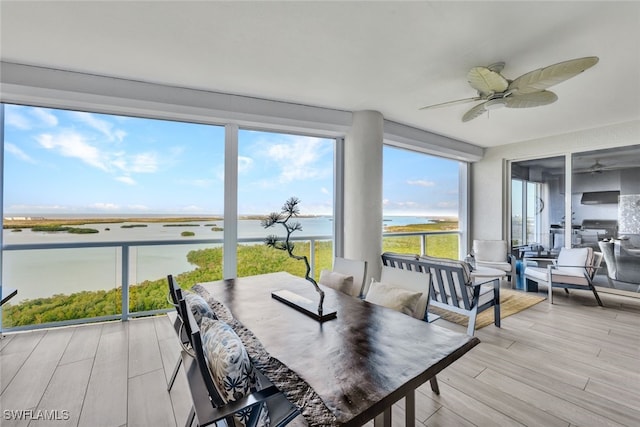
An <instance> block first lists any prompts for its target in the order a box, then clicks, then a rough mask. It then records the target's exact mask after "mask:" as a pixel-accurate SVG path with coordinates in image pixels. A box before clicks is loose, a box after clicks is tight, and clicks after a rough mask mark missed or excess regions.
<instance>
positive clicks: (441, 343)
mask: <svg viewBox="0 0 640 427" xmlns="http://www.w3.org/2000/svg"><path fill="white" fill-rule="evenodd" d="M200 285H201V286H202V287H203V288H204V289H206V290H207V291H208V292H209V294H210V295H211V296H212V297H213V298H215V299H217V300H218V301H220V302H222V303H223V304H224V305H225V306H226V307H227V308H228V309H229V311H230V312H231V313H232V315H233V316H234V318H236V319H237V320H238V321H240V322H241V323H242V324H243V325H244V326H245V327H246V328H248V329H249V330H251V331H252V332H253V333H254V334H255V336H256V337H257V338H258V339H259V340H260V342H261V343H262V345H263V346H264V348H265V349H266V351H268V352H269V354H270V355H271V356H273V357H275V358H277V359H278V360H280V361H281V362H282V363H283V364H284V365H286V366H287V367H288V368H289V369H291V370H292V371H294V372H295V373H296V374H298V375H299V376H300V377H301V378H302V379H303V380H304V381H306V382H307V383H308V384H309V385H310V386H311V387H312V388H313V390H314V391H315V392H316V393H317V394H318V395H319V396H320V398H321V399H322V400H323V402H324V403H325V405H326V406H327V408H328V409H329V410H330V411H331V412H332V413H333V414H334V415H335V417H336V419H337V421H338V424H340V425H344V426H356V425H358V426H359V425H362V424H364V423H366V422H367V421H369V420H371V419H374V420H375V421H374V424H375V425H376V426H377V425H385V426H387V425H388V426H390V425H391V406H392V405H393V404H394V403H395V402H397V401H398V400H400V399H402V398H406V403H405V408H406V421H405V422H406V425H414V423H415V390H416V388H418V387H419V386H420V385H422V384H423V383H425V382H426V381H429V380H430V379H432V378H434V377H435V375H436V374H437V373H438V372H440V371H442V370H443V369H445V368H446V367H447V366H449V365H451V364H452V363H453V362H454V361H456V360H457V359H459V358H460V357H462V356H463V355H464V354H465V353H466V352H468V351H469V350H470V349H471V348H473V347H474V346H476V345H477V344H478V343H479V342H480V340H479V339H478V338H475V337H469V336H467V335H465V334H461V333H458V332H454V331H450V330H448V329H446V328H443V327H440V326H437V325H433V324H429V323H427V322H424V321H422V320H418V319H415V318H413V317H410V316H407V315H405V314H402V313H400V312H397V311H395V310H391V309H388V308H385V307H381V306H377V305H374V304H370V303H368V302H366V301H363V300H361V299H359V298H354V297H352V296H349V295H346V294H343V293H341V292H338V291H334V290H333V289H331V288H328V287H324V286H321V287H322V289H323V290H324V291H325V303H324V304H325V307H326V308H333V309H335V310H336V311H337V317H336V318H335V319H332V320H329V321H325V322H318V321H317V320H314V319H312V318H311V317H309V316H307V315H305V314H303V313H301V312H299V311H297V310H295V309H293V308H291V307H289V306H287V305H285V304H283V303H282V302H280V301H278V300H276V299H274V298H272V297H271V292H273V291H276V290H282V289H286V290H289V291H292V292H295V293H297V294H298V295H300V296H302V297H305V298H308V299H311V300H313V301H318V294H317V293H316V292H315V289H314V288H313V286H312V285H311V284H310V283H309V282H307V281H306V280H304V279H302V278H300V277H296V276H293V275H291V274H289V273H284V272H279V273H270V274H263V275H258V276H250V277H242V278H237V279H230V280H222V281H216V282H207V283H200ZM326 308H325V310H326Z"/></svg>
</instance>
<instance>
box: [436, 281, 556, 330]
mask: <svg viewBox="0 0 640 427" xmlns="http://www.w3.org/2000/svg"><path fill="white" fill-rule="evenodd" d="M545 299H546V298H544V297H541V296H539V295H533V294H527V293H525V292H521V291H514V290H511V289H500V318H501V319H504V318H505V317H508V316H511V315H512V314H515V313H518V312H520V311H522V310H525V309H527V308H529V307H531V306H534V305H536V304H537V303H539V302H540V301H544V300H545ZM429 313H434V314H437V315H438V316H440V317H442V318H443V319H444V320H448V321H449V322H453V323H457V324H458V325H463V326H468V325H469V317H468V316H463V315H461V314H458V313H454V312H452V311H448V310H444V309H441V308H438V307H429ZM493 320H494V317H493V307H491V308H488V309H486V310H485V311H483V312H482V313H480V314H478V316H477V317H476V330H477V329H480V328H484V327H485V326H487V325H491V324H493Z"/></svg>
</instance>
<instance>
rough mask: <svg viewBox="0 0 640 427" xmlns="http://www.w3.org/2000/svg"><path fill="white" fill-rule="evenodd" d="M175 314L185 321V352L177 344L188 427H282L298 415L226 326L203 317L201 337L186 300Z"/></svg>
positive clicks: (182, 301)
mask: <svg viewBox="0 0 640 427" xmlns="http://www.w3.org/2000/svg"><path fill="white" fill-rule="evenodd" d="M177 311H178V316H179V317H180V318H182V319H184V320H185V321H184V325H185V330H186V331H187V333H188V336H189V343H190V347H186V346H185V345H184V344H183V343H182V341H181V345H183V350H182V352H181V360H182V363H183V364H184V368H185V369H184V371H185V374H186V377H187V382H188V385H189V392H190V393H191V398H192V402H193V406H192V408H191V411H190V413H189V416H188V419H187V423H186V426H191V425H192V424H193V422H194V421H195V423H196V425H197V426H207V425H212V424H217V422H218V421H221V420H224V421H225V422H226V424H225V425H226V426H228V427H233V426H237V425H242V424H239V423H238V419H240V418H241V419H242V421H243V424H244V425H245V426H246V427H257V426H263V425H273V426H284V425H287V424H288V423H289V422H291V421H292V420H293V419H294V418H295V417H297V416H298V415H299V411H298V409H297V408H296V407H295V406H294V405H293V404H291V402H289V401H288V400H287V399H286V397H285V396H284V394H283V393H282V392H281V391H280V390H278V389H277V388H276V387H275V386H274V385H273V384H271V383H270V382H269V380H268V379H267V378H266V377H265V376H264V375H262V374H261V373H260V372H259V371H257V370H255V368H253V367H252V365H251V361H250V360H249V357H248V356H247V353H246V350H244V347H243V345H242V342H241V341H240V338H238V337H237V335H235V333H234V332H233V331H232V330H231V329H230V328H229V326H228V325H227V324H226V323H224V322H222V321H220V320H211V319H208V318H207V319H206V320H203V322H202V324H203V327H204V325H207V323H210V324H211V325H208V329H206V331H204V332H201V330H200V326H199V325H198V323H197V322H196V319H195V317H194V315H193V312H192V310H191V309H190V308H188V307H187V302H186V301H185V299H184V298H182V299H180V300H179V302H178V310H177ZM209 335H211V336H210V338H209ZM208 340H210V341H208ZM203 342H204V344H203ZM224 381H229V382H232V383H233V384H232V389H227V388H226V387H225V386H223V384H222V383H223V382H224ZM227 385H229V383H227ZM238 394H242V395H243V396H241V397H238ZM265 405H266V406H265Z"/></svg>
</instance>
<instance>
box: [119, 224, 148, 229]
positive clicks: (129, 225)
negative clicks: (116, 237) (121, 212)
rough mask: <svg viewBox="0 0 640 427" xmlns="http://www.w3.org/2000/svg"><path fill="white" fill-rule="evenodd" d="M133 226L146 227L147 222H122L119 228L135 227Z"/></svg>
mask: <svg viewBox="0 0 640 427" xmlns="http://www.w3.org/2000/svg"><path fill="white" fill-rule="evenodd" d="M135 227H148V225H147V224H124V225H121V226H120V228H135Z"/></svg>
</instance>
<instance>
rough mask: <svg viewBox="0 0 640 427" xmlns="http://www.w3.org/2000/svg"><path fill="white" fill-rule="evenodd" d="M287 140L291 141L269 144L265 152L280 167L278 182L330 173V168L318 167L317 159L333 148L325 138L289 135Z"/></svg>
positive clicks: (322, 175) (317, 176)
mask: <svg viewBox="0 0 640 427" xmlns="http://www.w3.org/2000/svg"><path fill="white" fill-rule="evenodd" d="M289 140H290V141H291V142H286V143H281V144H273V145H271V146H270V147H268V148H267V151H266V153H265V154H266V155H267V157H269V159H271V161H273V162H274V164H275V165H277V166H278V167H279V168H280V176H279V181H280V183H287V182H292V181H297V180H305V179H311V178H319V177H324V176H327V175H328V174H331V173H332V170H330V169H323V168H320V167H318V159H319V158H320V157H322V156H323V155H324V154H325V153H326V152H327V151H329V150H332V149H333V147H332V145H331V144H329V143H327V141H326V140H322V139H320V138H309V137H298V136H291V137H290V138H289ZM332 166H333V165H332Z"/></svg>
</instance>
